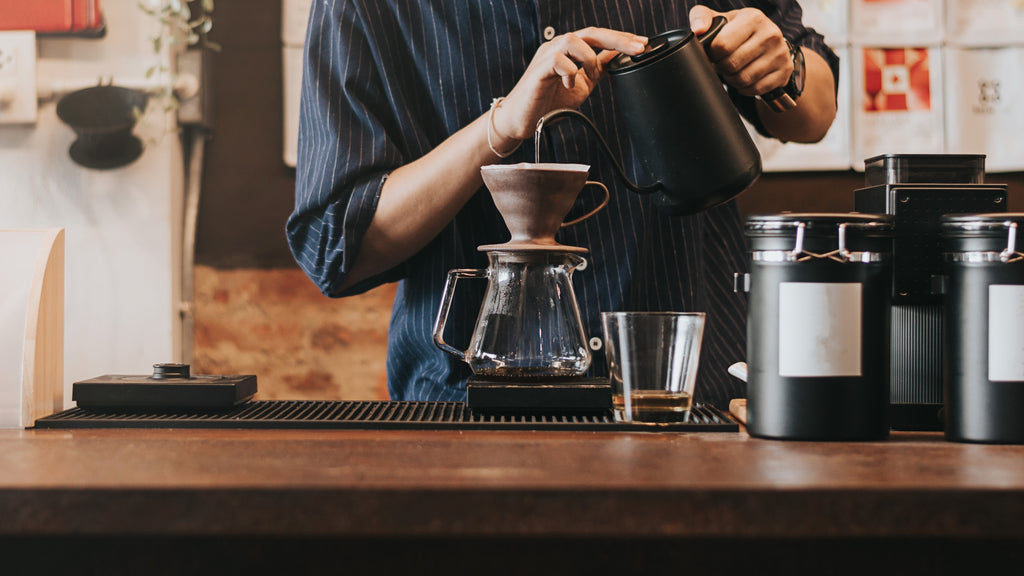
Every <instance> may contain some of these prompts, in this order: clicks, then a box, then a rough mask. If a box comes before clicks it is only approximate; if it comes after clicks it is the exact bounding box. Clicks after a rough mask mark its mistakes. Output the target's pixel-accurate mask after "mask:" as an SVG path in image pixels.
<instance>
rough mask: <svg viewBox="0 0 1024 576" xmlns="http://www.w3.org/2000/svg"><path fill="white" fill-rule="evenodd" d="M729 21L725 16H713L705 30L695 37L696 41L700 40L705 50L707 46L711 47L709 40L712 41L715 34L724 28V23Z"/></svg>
mask: <svg viewBox="0 0 1024 576" xmlns="http://www.w3.org/2000/svg"><path fill="white" fill-rule="evenodd" d="M728 23H729V19H728V18H726V17H725V16H715V17H714V18H713V19H712V20H711V26H710V27H708V30H707V32H705V33H704V34H702V35H700V36H698V37H697V41H698V42H700V45H701V47H702V48H704V51H705V52H707V50H708V48H710V47H711V42H713V41H714V39H715V36H718V33H719V32H721V31H722V28H725V25H726V24H728Z"/></svg>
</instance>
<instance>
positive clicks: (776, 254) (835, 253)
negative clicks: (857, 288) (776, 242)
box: [753, 222, 885, 263]
mask: <svg viewBox="0 0 1024 576" xmlns="http://www.w3.org/2000/svg"><path fill="white" fill-rule="evenodd" d="M874 225H875V224H873V223H866V224H850V223H849V222H843V223H842V224H839V227H838V228H839V230H838V232H839V246H838V247H837V248H836V249H835V250H832V251H830V252H825V253H823V254H817V253H815V252H811V251H809V250H805V249H804V234H805V231H806V228H807V224H806V223H805V222H796V223H795V226H796V241H795V242H794V244H793V249H792V250H789V251H781V250H766V251H763V252H755V253H754V254H753V259H754V260H755V261H761V262H806V261H807V260H824V259H828V260H834V261H836V262H840V263H846V262H880V261H881V260H883V259H885V254H883V253H880V252H851V251H850V250H847V248H846V228H847V227H848V226H860V227H870V226H874Z"/></svg>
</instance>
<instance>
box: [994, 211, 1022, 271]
mask: <svg viewBox="0 0 1024 576" xmlns="http://www.w3.org/2000/svg"><path fill="white" fill-rule="evenodd" d="M1004 225H1005V226H1006V227H1007V228H1009V232H1008V233H1007V235H1006V248H1004V249H1003V251H1002V252H1000V253H999V260H1000V261H1001V262H1005V263H1009V262H1017V261H1018V260H1021V259H1024V254H1022V253H1020V252H1017V223H1016V222H1010V221H1006V222H1004Z"/></svg>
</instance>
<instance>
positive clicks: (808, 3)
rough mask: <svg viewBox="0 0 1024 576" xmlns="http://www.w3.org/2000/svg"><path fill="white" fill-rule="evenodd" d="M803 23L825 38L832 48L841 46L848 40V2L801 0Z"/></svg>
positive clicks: (842, 0) (846, 0) (843, 0)
mask: <svg viewBox="0 0 1024 576" xmlns="http://www.w3.org/2000/svg"><path fill="white" fill-rule="evenodd" d="M800 7H801V8H803V11H804V15H803V23H804V26H806V27H808V28H814V30H815V31H816V32H818V33H819V34H821V35H822V36H824V37H825V42H827V43H828V45H829V46H832V47H833V48H834V47H836V46H842V45H844V44H846V43H847V42H848V41H849V38H850V1H849V0H801V1H800Z"/></svg>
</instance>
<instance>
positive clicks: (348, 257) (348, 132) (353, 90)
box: [286, 0, 404, 297]
mask: <svg viewBox="0 0 1024 576" xmlns="http://www.w3.org/2000/svg"><path fill="white" fill-rule="evenodd" d="M352 5H353V3H351V2H343V1H340V0H324V1H318V2H314V3H313V4H312V8H311V11H310V17H309V18H310V20H309V26H308V32H307V37H306V52H305V55H304V58H303V66H304V69H303V79H302V96H301V102H300V112H299V119H300V124H299V140H298V160H297V169H296V178H295V180H296V182H295V208H294V211H293V212H292V214H291V215H290V216H289V218H288V222H287V225H286V235H287V239H288V244H289V247H290V249H291V251H292V255H293V256H294V257H295V260H296V262H297V263H298V265H299V267H300V268H302V270H303V271H304V272H305V273H306V275H308V276H309V278H310V279H311V280H313V282H314V283H315V284H316V285H317V286H318V287H319V288H320V290H321V291H322V292H323V293H324V294H326V295H327V296H331V297H340V296H347V295H350V294H358V293H360V292H365V291H366V290H369V289H370V288H373V287H374V286H377V285H380V284H383V283H386V282H391V281H395V280H397V279H399V278H400V277H401V276H402V269H401V267H399V268H395V269H392V270H389V271H387V272H385V273H383V274H381V275H378V276H376V277H373V278H370V279H368V280H366V281H364V282H361V283H359V284H358V285H355V286H351V287H349V288H347V289H346V290H345V291H344V292H342V291H340V290H339V289H338V287H339V286H340V285H341V282H342V281H343V280H344V278H345V275H346V274H348V273H349V272H350V271H351V269H352V265H353V264H354V262H355V259H356V256H357V255H358V253H359V249H360V245H361V242H362V239H363V236H364V235H365V234H366V230H367V228H368V227H369V225H370V221H371V220H372V218H373V215H374V212H375V211H376V209H377V201H378V200H379V198H380V192H381V188H382V187H383V185H384V181H385V180H386V179H387V175H388V173H389V172H390V171H391V170H393V169H394V168H396V167H398V166H401V165H402V164H404V158H403V154H402V153H401V152H400V150H399V149H398V147H397V145H396V141H395V140H394V139H392V138H389V137H388V133H387V131H386V130H385V123H386V122H387V120H386V119H387V118H389V117H393V113H392V112H390V111H389V104H388V102H389V98H388V97H387V95H388V93H389V86H388V85H387V83H386V82H385V81H384V79H383V78H382V77H381V75H380V74H379V72H378V71H379V67H378V66H377V65H376V61H375V56H374V54H375V50H374V46H373V43H372V42H371V41H370V40H369V37H368V35H367V34H366V33H365V32H364V27H363V25H362V21H363V18H362V16H361V15H360V14H359V13H358V11H357V10H356V9H355V8H353V7H352Z"/></svg>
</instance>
